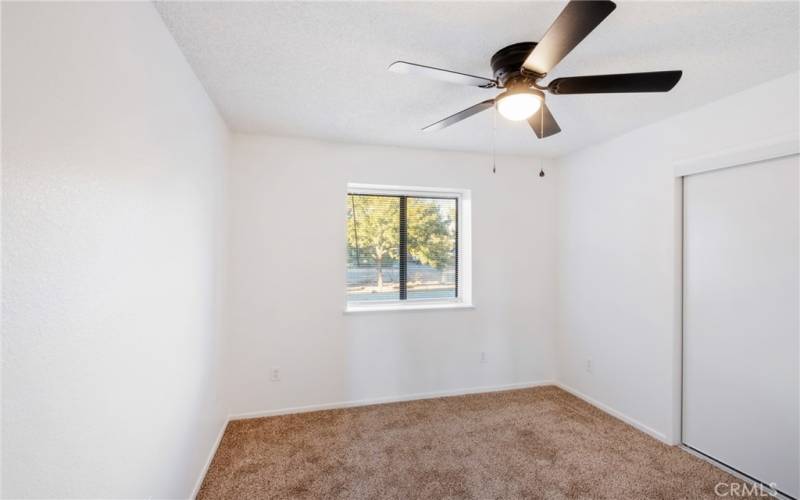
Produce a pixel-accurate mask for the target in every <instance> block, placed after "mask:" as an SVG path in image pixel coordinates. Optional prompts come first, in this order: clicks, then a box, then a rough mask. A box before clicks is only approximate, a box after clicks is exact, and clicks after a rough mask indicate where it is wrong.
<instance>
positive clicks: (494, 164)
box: [492, 104, 497, 174]
mask: <svg viewBox="0 0 800 500" xmlns="http://www.w3.org/2000/svg"><path fill="white" fill-rule="evenodd" d="M496 142H497V104H495V105H494V106H493V107H492V173H493V174H496V173H497V162H496V151H495V150H496V147H497V146H496V144H495V143H496Z"/></svg>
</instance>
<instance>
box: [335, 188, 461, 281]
mask: <svg viewBox="0 0 800 500" xmlns="http://www.w3.org/2000/svg"><path fill="white" fill-rule="evenodd" d="M440 203H444V204H445V205H444V207H445V209H444V210H442V209H441V208H440ZM449 205H452V207H451V206H449ZM455 205H456V204H455V201H454V200H453V201H450V200H446V201H441V202H440V201H439V200H433V199H425V198H408V201H407V206H406V209H407V216H408V253H409V254H410V255H411V257H412V258H414V259H415V260H417V261H419V262H420V263H422V264H425V265H428V266H431V267H434V268H436V269H439V270H443V269H444V268H446V267H447V266H450V265H452V264H453V259H454V257H455V255H454V254H455V227H456V206H455ZM347 207H348V217H347V244H348V247H349V248H348V249H349V250H350V253H351V255H354V253H355V252H354V250H355V248H356V246H357V247H358V253H359V254H360V256H361V257H362V259H363V258H365V257H366V258H369V259H370V260H372V261H373V262H375V265H376V266H378V268H379V269H380V267H381V266H382V265H383V262H384V259H397V258H398V257H399V246H400V199H399V198H397V197H387V196H365V195H356V196H353V195H349V196H348V197H347ZM379 272H380V271H379ZM379 281H381V280H380V277H379Z"/></svg>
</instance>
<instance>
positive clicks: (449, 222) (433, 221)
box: [406, 198, 456, 271]
mask: <svg viewBox="0 0 800 500" xmlns="http://www.w3.org/2000/svg"><path fill="white" fill-rule="evenodd" d="M451 203H452V205H453V208H452V210H448V216H447V217H445V216H443V214H442V211H441V210H440V209H439V204H438V203H437V202H436V200H430V199H424V198H409V199H408V204H407V207H406V209H407V211H408V214H407V215H408V253H409V254H410V255H411V256H412V257H413V258H414V259H416V260H417V261H418V262H420V263H421V264H425V265H426V266H431V267H433V268H436V269H438V270H440V271H441V270H443V269H444V268H445V267H447V266H449V265H452V264H453V258H454V253H455V252H454V250H455V222H456V221H455V202H454V201H453V202H451Z"/></svg>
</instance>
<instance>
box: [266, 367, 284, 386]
mask: <svg viewBox="0 0 800 500" xmlns="http://www.w3.org/2000/svg"><path fill="white" fill-rule="evenodd" d="M269 378H270V380H272V381H273V382H280V380H281V369H280V368H278V367H277V366H273V367H272V371H271V372H270V377H269Z"/></svg>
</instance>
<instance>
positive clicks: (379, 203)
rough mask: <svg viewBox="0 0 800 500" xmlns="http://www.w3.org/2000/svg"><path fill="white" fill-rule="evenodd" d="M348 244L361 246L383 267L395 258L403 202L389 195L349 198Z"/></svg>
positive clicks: (363, 252) (364, 254)
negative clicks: (385, 259)
mask: <svg viewBox="0 0 800 500" xmlns="http://www.w3.org/2000/svg"><path fill="white" fill-rule="evenodd" d="M347 206H348V214H347V244H348V246H350V247H352V248H355V247H356V246H358V247H359V250H360V252H361V255H362V257H364V256H368V257H371V258H372V259H374V260H375V263H376V264H378V265H380V264H382V262H383V259H384V258H389V259H396V258H397V257H398V252H399V247H400V199H399V198H392V197H387V196H363V195H358V196H352V195H348V196H347Z"/></svg>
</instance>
